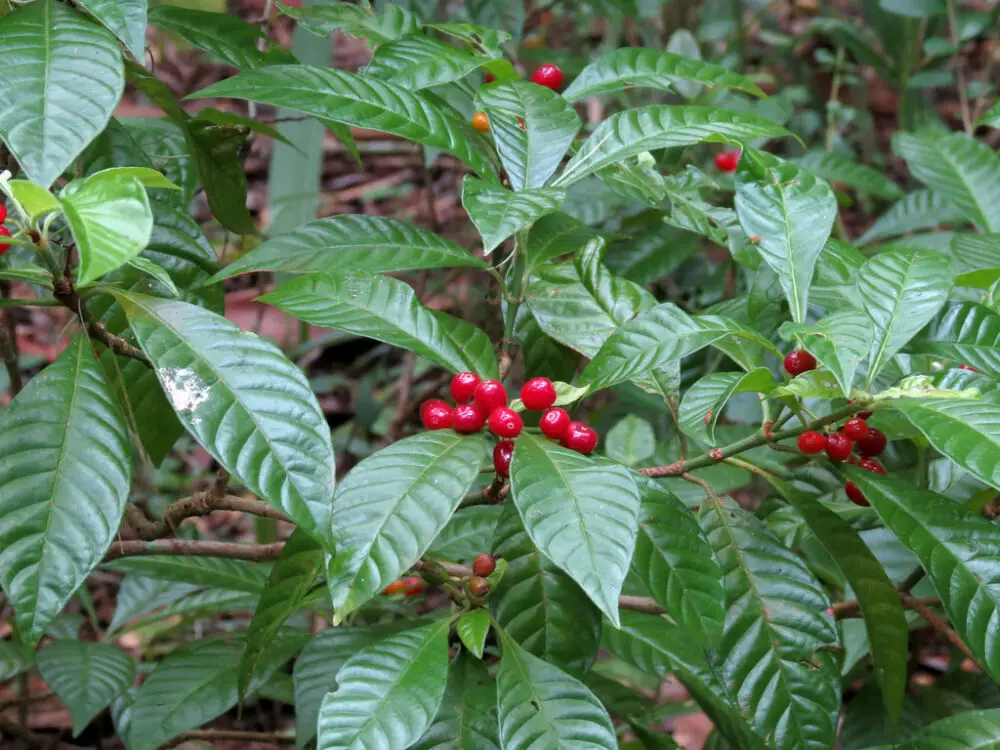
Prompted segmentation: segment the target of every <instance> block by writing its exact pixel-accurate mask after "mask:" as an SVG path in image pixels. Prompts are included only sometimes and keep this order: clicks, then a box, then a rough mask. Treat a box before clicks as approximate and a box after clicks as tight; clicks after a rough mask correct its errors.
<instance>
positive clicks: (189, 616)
mask: <svg viewBox="0 0 1000 750" xmlns="http://www.w3.org/2000/svg"><path fill="white" fill-rule="evenodd" d="M256 604H257V598H256V597H255V596H254V595H253V594H247V593H244V592H242V591H227V590H225V589H211V588H210V589H206V590H204V591H195V592H194V593H191V594H188V595H186V596H182V597H181V598H180V599H177V600H176V601H172V602H170V603H168V604H166V605H164V606H162V607H161V608H158V609H155V610H154V611H149V612H144V613H142V616H141V617H140V618H139V619H137V620H136V621H135V622H133V623H131V626H130V627H129V628H127V629H128V630H136V629H139V628H143V627H145V626H147V625H150V624H152V623H156V622H162V621H165V620H166V621H170V622H172V623H178V622H186V621H190V620H197V619H200V618H202V617H211V616H213V615H220V614H222V613H224V612H229V613H231V612H253V609H254V607H255V606H256Z"/></svg>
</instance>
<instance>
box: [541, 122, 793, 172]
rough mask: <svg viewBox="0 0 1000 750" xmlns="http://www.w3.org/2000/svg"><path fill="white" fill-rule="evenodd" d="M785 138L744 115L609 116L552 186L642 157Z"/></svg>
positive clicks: (772, 125) (778, 129)
mask: <svg viewBox="0 0 1000 750" xmlns="http://www.w3.org/2000/svg"><path fill="white" fill-rule="evenodd" d="M786 135H791V133H789V132H788V131H787V130H785V129H784V128H783V127H781V126H780V125H776V124H775V123H773V122H771V121H770V120H765V119H764V118H763V117H758V116H756V115H749V114H744V113H742V112H729V111H726V110H722V109H716V108H714V107H693V106H674V105H668V104H654V105H651V106H648V107H636V108H634V109H629V110H626V111H624V112H618V113H616V114H613V115H611V117H609V118H608V119H606V120H604V121H603V122H602V123H601V124H600V125H598V126H597V127H596V128H595V129H594V132H593V133H591V135H590V137H589V138H588V139H587V140H586V141H584V143H583V145H582V146H580V150H579V151H577V153H576V155H575V156H573V158H572V159H570V160H569V163H568V164H567V165H566V167H565V168H564V169H563V171H562V174H561V175H560V176H559V177H558V178H557V179H556V181H555V183H554V184H556V185H569V184H571V183H573V182H576V181H577V180H579V179H580V178H582V177H585V176H586V175H588V174H591V173H592V172H596V171H598V170H600V169H604V168H605V167H608V166H610V165H612V164H614V163H615V162H617V161H621V160H622V159H625V158H627V157H629V156H635V155H636V154H639V153H641V152H643V151H653V150H655V149H658V148H674V147H677V146H690V145H692V144H695V143H701V142H702V141H712V142H723V141H735V142H739V143H743V142H746V141H750V140H753V139H755V138H768V137H770V138H777V137H781V136H786Z"/></svg>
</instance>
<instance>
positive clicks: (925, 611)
mask: <svg viewBox="0 0 1000 750" xmlns="http://www.w3.org/2000/svg"><path fill="white" fill-rule="evenodd" d="M901 599H902V601H903V606H904V607H906V609H912V610H913V611H914V612H916V613H917V614H918V615H920V616H921V617H923V618H924V620H926V621H927V624H928V625H930V626H931V627H932V628H934V629H935V630H936V631H937V632H938V633H940V634H941V635H943V636H944V637H945V638H947V639H948V642H949V643H951V645H953V646H954V647H955V648H957V649H958V650H959V651H961V652H962V653H963V654H965V655H966V656H968V657H969V658H970V659H972V661H973V662H975V663H976V664H977V665H979V667H980V668H982V665H981V664H979V659H977V658H976V656H975V654H973V653H972V651H970V650H969V647H968V646H966V645H965V642H964V641H963V640H962V638H961V637H960V636H959V635H958V633H957V632H956V631H955V629H954V628H953V627H952V626H951V625H949V624H948V623H947V622H946V621H945V620H943V619H942V618H941V617H939V616H938V614H937V612H935V611H934V610H933V609H931V608H930V606H928V605H927V604H926V603H925V601H924V600H922V599H914V598H913V597H912V596H910V595H909V594H903V595H902V596H901ZM983 671H985V670H983Z"/></svg>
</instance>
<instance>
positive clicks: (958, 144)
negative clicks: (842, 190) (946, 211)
mask: <svg viewBox="0 0 1000 750" xmlns="http://www.w3.org/2000/svg"><path fill="white" fill-rule="evenodd" d="M893 149H894V150H895V151H896V152H897V153H898V154H899V155H900V156H902V157H903V158H904V159H906V165H907V166H908V167H909V168H910V172H912V173H913V176H914V177H916V178H917V179H918V180H920V181H921V182H923V183H924V184H926V185H928V186H929V187H930V188H931V189H932V190H934V191H935V192H937V193H940V194H941V195H942V196H944V197H945V198H947V199H948V200H949V201H951V202H952V203H953V204H954V205H955V207H956V208H958V209H959V210H960V211H961V212H962V214H963V215H964V216H965V218H967V219H968V220H969V221H971V222H972V223H973V224H975V225H976V226H977V227H979V228H980V229H982V230H983V231H986V232H1000V208H998V207H1000V157H998V156H997V154H996V152H994V151H993V149H992V148H990V147H989V146H987V145H986V144H985V143H982V142H981V141H977V140H976V139H975V138H973V137H972V136H970V135H966V134H965V133H948V134H942V133H937V132H935V133H904V132H899V133H896V134H895V136H893Z"/></svg>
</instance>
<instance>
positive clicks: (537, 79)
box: [531, 63, 563, 91]
mask: <svg viewBox="0 0 1000 750" xmlns="http://www.w3.org/2000/svg"><path fill="white" fill-rule="evenodd" d="M531 82H532V83H537V84H538V85H539V86H544V87H545V88H548V89H552V90H553V91H558V90H559V87H560V86H562V82H563V73H562V71H561V70H559V66H558V65H552V64H551V63H548V64H546V65H542V66H541V67H540V68H539V69H538V70H536V71H535V72H534V74H533V75H532V76H531Z"/></svg>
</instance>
